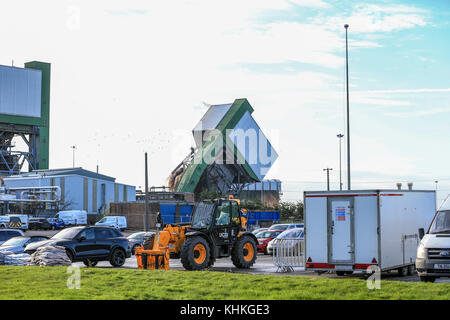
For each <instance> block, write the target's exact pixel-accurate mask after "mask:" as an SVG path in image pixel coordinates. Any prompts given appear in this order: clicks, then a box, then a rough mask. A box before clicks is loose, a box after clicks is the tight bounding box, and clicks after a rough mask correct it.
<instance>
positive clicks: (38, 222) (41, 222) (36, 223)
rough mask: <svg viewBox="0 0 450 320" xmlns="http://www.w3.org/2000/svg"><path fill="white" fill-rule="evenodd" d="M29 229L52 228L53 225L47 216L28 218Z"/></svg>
mask: <svg viewBox="0 0 450 320" xmlns="http://www.w3.org/2000/svg"><path fill="white" fill-rule="evenodd" d="M28 229H30V230H50V229H51V225H50V223H49V222H48V220H47V219H46V218H36V217H34V218H30V219H29V220H28Z"/></svg>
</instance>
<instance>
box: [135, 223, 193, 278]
mask: <svg viewBox="0 0 450 320" xmlns="http://www.w3.org/2000/svg"><path fill="white" fill-rule="evenodd" d="M187 227H188V226H172V225H167V226H166V227H165V228H164V229H163V230H162V231H158V232H157V233H156V235H155V240H154V241H153V248H152V249H148V250H146V249H144V247H138V248H136V254H135V255H136V259H137V265H138V269H164V270H169V268H170V264H169V260H170V254H171V253H173V254H179V253H180V250H181V247H182V246H183V243H184V240H186V235H185V233H186V228H187Z"/></svg>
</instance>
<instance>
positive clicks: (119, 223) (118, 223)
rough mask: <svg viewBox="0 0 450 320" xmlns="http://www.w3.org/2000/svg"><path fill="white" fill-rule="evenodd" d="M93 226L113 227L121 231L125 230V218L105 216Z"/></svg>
mask: <svg viewBox="0 0 450 320" xmlns="http://www.w3.org/2000/svg"><path fill="white" fill-rule="evenodd" d="M95 225H96V226H105V227H106V226H109V227H114V228H117V229H120V230H121V231H123V230H125V229H126V228H127V218H126V217H124V216H106V217H103V218H102V219H101V220H100V221H99V222H97V223H96V224H95Z"/></svg>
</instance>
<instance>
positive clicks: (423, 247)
mask: <svg viewBox="0 0 450 320" xmlns="http://www.w3.org/2000/svg"><path fill="white" fill-rule="evenodd" d="M447 202H450V201H446V203H447ZM447 205H448V207H450V203H448V204H447ZM444 207H445V206H444ZM419 235H420V238H421V240H420V244H419V246H418V248H417V258H416V270H417V273H418V274H419V278H420V280H421V281H424V282H434V281H435V280H436V279H437V278H440V277H450V209H449V210H439V211H438V212H437V213H436V215H435V216H434V218H433V221H432V223H431V226H430V227H429V229H428V232H427V233H426V234H425V230H424V229H419Z"/></svg>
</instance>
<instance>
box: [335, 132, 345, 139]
mask: <svg viewBox="0 0 450 320" xmlns="http://www.w3.org/2000/svg"><path fill="white" fill-rule="evenodd" d="M336 137H338V138H343V137H344V135H343V134H342V133H339V134H338V135H337V136H336Z"/></svg>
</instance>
